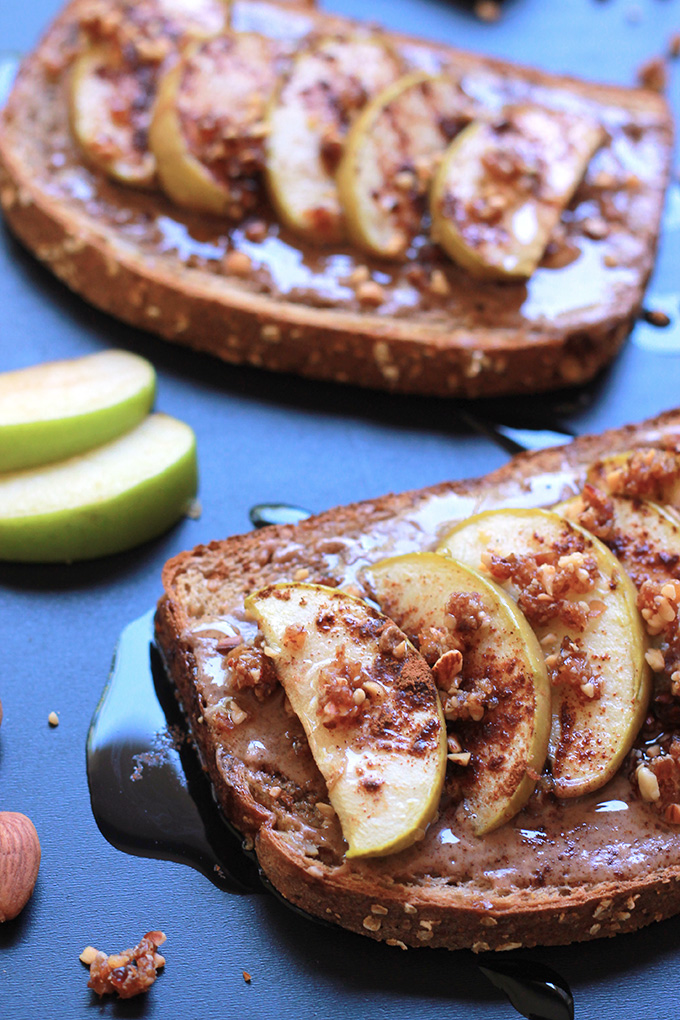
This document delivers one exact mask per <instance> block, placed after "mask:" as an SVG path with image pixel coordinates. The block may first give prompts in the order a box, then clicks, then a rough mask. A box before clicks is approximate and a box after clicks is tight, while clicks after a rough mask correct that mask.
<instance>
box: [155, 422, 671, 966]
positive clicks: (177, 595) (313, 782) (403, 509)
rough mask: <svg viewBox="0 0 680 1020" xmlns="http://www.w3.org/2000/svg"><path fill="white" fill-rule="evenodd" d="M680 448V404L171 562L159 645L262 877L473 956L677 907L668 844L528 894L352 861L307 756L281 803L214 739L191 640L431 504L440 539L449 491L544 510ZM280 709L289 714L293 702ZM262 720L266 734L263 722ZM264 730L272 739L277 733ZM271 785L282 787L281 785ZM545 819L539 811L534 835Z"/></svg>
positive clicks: (579, 935) (582, 933)
mask: <svg viewBox="0 0 680 1020" xmlns="http://www.w3.org/2000/svg"><path fill="white" fill-rule="evenodd" d="M679 444H680V410H678V411H671V412H668V413H667V414H664V415H661V416H659V417H658V418H655V419H652V420H650V421H647V422H644V423H641V424H640V425H637V426H626V427H624V428H620V429H614V430H611V431H608V432H606V433H604V434H602V435H599V436H585V437H583V438H581V439H578V440H576V441H574V442H573V443H571V444H569V445H568V446H566V447H559V448H552V449H549V450H543V451H538V452H532V453H526V454H522V455H520V456H519V457H516V458H514V459H513V460H511V461H510V462H509V463H508V464H506V465H504V466H503V467H502V468H500V469H498V470H497V471H495V472H493V473H492V474H490V475H488V476H486V477H484V478H479V479H472V480H470V481H468V482H454V483H444V484H441V485H438V486H434V487H432V488H430V489H427V490H421V491H419V492H411V493H403V494H399V495H395V494H391V495H387V496H385V497H383V498H381V499H378V500H374V501H371V502H365V503H358V504H354V505H351V506H347V507H338V508H335V509H333V510H330V511H328V512H327V513H325V514H321V515H319V516H317V517H314V518H310V519H309V520H307V521H304V522H302V523H301V524H299V525H297V526H292V525H285V526H280V527H271V528H266V529H264V530H263V531H260V532H253V533H249V534H246V535H240V536H235V537H232V538H228V539H226V540H224V541H223V542H213V543H211V544H210V545H207V546H200V547H198V548H196V549H194V550H192V551H189V552H184V553H182V554H180V555H179V556H177V557H175V558H174V559H172V560H170V561H169V562H168V563H167V564H166V566H165V569H164V572H163V583H164V588H165V595H164V597H163V599H162V600H161V601H160V603H159V607H158V613H157V620H156V625H157V641H158V645H159V647H160V649H161V651H162V654H163V656H164V658H165V661H166V664H167V667H168V671H169V674H170V676H171V678H172V680H173V682H174V683H175V684H176V686H177V689H178V692H179V696H180V698H181V700H182V702H183V705H184V709H185V712H186V713H187V716H188V718H189V720H190V722H191V726H192V731H193V733H194V736H195V739H196V743H197V746H198V748H199V751H200V754H201V756H202V759H203V761H204V763H205V765H206V767H207V769H208V772H209V775H210V778H211V781H212V783H213V785H214V787H215V791H216V794H217V798H218V802H219V803H220V805H221V806H222V808H223V810H224V811H225V814H226V815H227V817H228V818H230V819H231V820H232V821H233V822H234V823H235V824H236V825H237V827H239V828H240V829H241V830H242V831H243V832H244V834H245V835H247V836H249V837H250V838H252V839H253V840H254V845H255V849H256V852H257V855H258V860H259V863H260V866H261V868H262V870H263V872H264V874H265V876H266V877H267V878H268V880H269V881H270V882H271V883H272V885H273V887H274V888H275V889H276V890H277V891H278V892H279V893H280V894H281V895H282V896H283V897H285V898H286V899H287V900H289V901H290V902H292V903H293V904H295V905H296V906H298V907H300V908H301V909H302V910H304V911H306V912H308V913H310V914H312V915H314V916H316V917H319V918H322V919H326V920H329V921H330V922H332V923H337V924H340V925H342V926H343V927H346V928H348V929H350V930H352V931H355V932H358V933H360V934H364V935H368V936H369V937H371V938H374V939H379V940H386V941H388V942H389V943H390V944H393V945H400V946H402V947H404V948H405V947H406V946H423V945H428V946H432V947H446V948H449V949H457V948H462V947H468V948H472V949H474V950H476V951H485V950H487V949H493V950H500V949H508V948H513V947H518V946H532V945H537V944H540V945H549V944H563V943H567V942H572V941H578V940H588V939H593V938H601V937H606V936H611V935H615V934H618V933H620V932H626V931H633V930H635V929H637V928H640V927H642V926H644V925H646V924H648V923H650V922H651V921H653V920H661V919H662V918H666V917H670V916H672V915H673V914H675V913H678V912H679V911H680V866H678V865H676V864H674V863H672V861H673V860H674V859H675V857H674V855H675V851H674V849H673V846H674V844H673V843H672V842H671V837H670V836H669V843H668V851H667V855H666V856H667V860H666V864H665V865H664V866H663V867H659V868H657V869H655V870H652V871H649V870H647V869H642V870H641V872H640V873H639V874H637V875H636V876H633V877H631V876H624V877H621V876H620V875H619V874H618V872H617V867H616V865H612V866H611V868H610V869H609V870H607V869H605V871H604V873H602V872H600V873H599V876H598V877H597V878H592V879H591V880H584V881H580V882H571V881H570V880H569V879H568V878H566V877H565V876H563V875H561V874H560V873H559V871H553V872H552V873H549V874H548V876H547V877H546V875H543V876H542V877H535V878H533V879H530V880H529V881H528V882H527V883H526V884H525V885H524V887H523V888H512V889H506V890H500V891H499V890H498V889H494V888H492V887H491V886H489V885H486V886H485V883H484V882H483V881H482V880H480V875H479V874H476V873H474V871H473V872H472V873H471V874H470V876H469V878H468V879H467V880H466V881H462V882H453V883H450V882H442V881H437V880H433V881H428V880H427V879H426V878H424V877H423V875H422V874H421V875H420V877H419V878H418V880H413V881H409V880H408V877H407V875H408V860H409V859H408V858H406V859H405V864H404V870H403V872H400V870H399V868H398V867H397V868H396V869H394V870H390V869H391V868H392V865H388V866H387V867H386V868H385V867H383V866H381V865H380V864H375V865H374V864H368V865H366V864H364V865H363V866H361V867H348V866H347V863H346V862H345V861H344V859H343V855H342V844H341V840H340V841H339V842H338V839H337V837H336V836H334V835H333V830H332V829H327V828H325V827H324V825H323V824H322V825H321V826H315V823H314V820H313V806H314V803H315V801H316V800H318V799H320V792H321V793H322V792H323V783H322V781H321V785H319V783H320V779H319V776H318V773H317V772H316V768H315V766H314V764H313V762H312V760H311V758H308V759H304V760H303V764H302V769H303V773H302V774H303V775H304V776H305V777H306V778H307V787H308V788H307V790H306V791H305V790H303V789H302V787H303V786H304V785H305V784H304V783H303V784H300V779H299V776H298V779H297V783H298V786H299V787H300V789H299V790H298V800H297V801H296V800H295V799H289V800H288V801H286V798H285V796H283V797H281V799H280V800H279V801H276V800H272V799H271V796H270V794H271V789H272V787H271V785H268V783H269V780H270V779H271V778H272V777H269V776H267V775H265V774H264V773H263V772H262V770H261V769H260V768H259V767H254V766H253V763H252V762H249V761H248V760H246V759H247V755H245V754H243V747H244V746H245V744H243V743H242V744H240V745H239V743H238V738H237V734H236V730H231V731H230V732H227V733H222V734H217V733H216V731H215V730H211V729H210V728H209V727H207V726H206V725H205V723H204V722H203V721H202V720H203V712H204V710H205V697H206V687H205V685H204V684H203V685H202V683H201V680H200V677H199V665H198V662H197V658H196V654H195V647H194V645H193V644H192V636H191V635H192V629H194V628H196V627H197V626H198V625H199V624H200V622H201V620H203V619H205V620H208V621H210V620H214V619H216V618H219V617H220V616H222V617H229V618H234V615H235V614H237V611H238V607H239V605H240V604H241V603H242V599H243V596H244V595H245V594H246V593H248V592H249V591H252V590H253V589H254V588H256V587H259V586H261V585H263V584H266V583H269V582H272V581H275V580H280V579H282V577H289V578H290V577H294V576H296V575H297V576H299V573H300V571H306V572H308V574H309V578H310V579H316V578H318V576H319V575H320V573H321V572H322V570H324V569H328V565H329V562H332V561H333V557H337V556H338V555H339V551H340V550H344V551H343V552H341V553H340V555H342V556H344V557H345V561H351V560H352V557H353V555H355V553H356V550H357V548H358V546H359V545H360V542H359V540H360V539H361V543H362V544H363V546H365V545H366V542H365V539H366V537H367V536H371V537H374V538H376V541H378V540H379V536H380V534H381V533H382V534H387V533H389V532H390V530H391V529H393V530H394V533H395V534H398V535H399V536H400V537H401V539H404V536H405V535H407V534H408V533H409V532H408V528H407V526H406V524H404V522H405V521H408V520H409V519H412V518H413V516H414V515H415V516H416V517H418V514H419V512H420V511H421V510H422V508H423V507H428V508H429V510H430V517H429V518H428V520H429V524H428V525H427V526H428V527H429V528H430V529H431V530H430V533H429V534H427V535H426V536H425V537H423V536H420V537H419V538H418V539H417V542H418V547H423V545H424V546H428V545H430V546H431V545H434V544H435V542H436V537H437V534H438V532H440V531H441V527H440V524H441V522H440V520H439V518H438V516H437V513H434V514H432V509H433V508H435V509H436V507H437V506H439V504H440V503H441V506H442V515H443V516H444V517H445V516H446V513H447V512H449V508H450V503H449V502H447V501H449V500H450V499H451V498H452V496H457V497H460V498H461V499H470V500H471V501H472V503H473V504H474V505H477V506H478V505H480V504H481V503H482V500H486V501H487V503H486V504H485V505H488V506H492V505H494V504H495V505H498V503H504V504H505V505H508V503H509V502H511V501H512V500H513V499H514V500H516V501H518V502H519V501H523V503H524V505H526V504H527V502H531V501H532V498H533V501H534V503H541V502H550V501H552V498H553V497H554V498H555V499H558V498H560V495H561V489H556V488H555V487H554V486H555V485H559V486H560V487H561V486H563V485H564V483H565V482H566V484H567V486H568V487H569V486H572V487H573V486H575V485H577V484H579V483H581V482H582V481H583V479H584V478H585V474H586V469H587V467H588V465H589V464H591V463H592V462H593V461H594V460H595V459H597V458H598V457H602V456H605V455H610V454H612V453H616V452H617V451H625V450H628V449H631V448H636V447H645V446H657V447H660V448H666V449H676V448H677V447H678V445H679ZM539 479H542V480H543V483H544V484H545V486H546V488H545V489H540V488H537V490H536V494H535V496H533V497H529V498H528V493H529V492H530V490H531V486H532V483H536V482H538V481H539ZM546 492H548V493H550V498H546V496H545V493H546ZM467 505H468V504H465V506H467ZM467 512H469V509H468V511H467ZM418 519H419V520H420V521H421V522H422V520H424V519H425V518H424V517H423V516H421V517H419V518H418ZM404 540H405V539H404ZM379 550H380V547H379V545H378V546H376V552H375V553H374V554H373V555H374V556H379V555H380V551H379ZM369 555H370V554H369ZM338 569H339V568H338ZM337 576H339V574H338V575H336V579H337ZM330 580H331V582H332V581H333V580H334V578H333V577H331V578H330ZM274 710H275V711H278V712H282V711H283V703H282V702H280V703H279V705H278V706H275V709H274ZM270 721H271V720H270ZM257 725H258V721H257V718H256V717H255V719H254V722H253V726H254V729H253V730H251V731H249V733H251V734H255V733H256V732H257ZM262 725H263V726H264V728H265V732H266V733H269V730H267V726H268V725H269V723H268V722H267V719H266V718H265V719H264V721H263V723H262ZM261 735H262V734H261ZM262 736H263V740H264V741H265V743H266V741H267V736H264V735H262ZM248 739H250V738H248ZM274 754H275V752H274V751H272V755H274ZM267 767H271V766H267ZM272 781H275V782H276V783H279V777H278V776H276V775H275V776H274V777H273V780H272ZM537 810H539V811H540V810H541V808H540V807H539V808H538V809H537ZM540 821H541V820H540V818H539V817H536V816H534V817H533V823H535V827H536V826H539V825H540ZM654 824H655V825H656V829H655V832H657V833H658V836H659V838H660V839H662V838H663V833H664V832H669V831H671V832H672V830H669V827H668V826H665V825H664V823H662V822H659V823H658V824H657V823H654ZM426 839H427V837H426ZM315 841H316V845H314V844H315ZM481 845H482V844H480V846H481ZM401 856H402V855H396V858H399V857H401ZM396 858H395V859H396ZM566 866H567V865H566V863H565V867H566Z"/></svg>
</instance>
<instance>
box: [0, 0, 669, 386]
mask: <svg viewBox="0 0 680 1020" xmlns="http://www.w3.org/2000/svg"><path fill="white" fill-rule="evenodd" d="M82 3H83V0H72V3H71V4H70V5H69V7H67V8H66V10H65V11H64V12H63V14H62V15H61V17H60V18H59V19H58V20H57V22H56V23H55V25H54V26H53V27H52V29H51V30H50V31H49V32H48V34H47V36H46V38H45V39H44V40H43V43H42V44H41V46H40V47H39V48H38V50H37V51H36V53H35V54H34V55H33V56H32V57H31V58H29V60H28V61H27V62H26V63H25V64H24V66H23V69H22V71H21V73H20V76H19V79H18V82H17V84H16V86H15V89H14V92H13V95H12V97H11V99H10V102H9V104H8V107H7V111H6V114H5V120H4V126H3V127H2V129H0V200H1V202H2V206H3V208H4V212H5V217H6V219H7V222H8V224H9V225H10V227H11V228H12V230H13V231H14V232H15V233H16V234H17V236H18V237H19V238H20V239H21V240H22V241H23V243H24V244H26V245H27V247H29V248H30V249H31V250H32V251H33V252H35V254H36V255H37V257H38V258H39V259H40V260H41V261H43V262H45V263H46V264H47V265H48V266H49V268H50V269H51V270H52V271H53V272H54V273H55V274H56V275H57V276H58V277H59V278H60V279H61V280H63V281H64V283H66V284H67V285H68V286H69V287H70V288H71V289H72V290H74V291H75V292H77V293H78V294H80V295H82V296H83V297H85V298H86V299H87V300H88V301H90V302H91V303H92V304H94V305H96V306H97V307H98V308H101V309H102V310H104V311H105V312H107V313H109V314H111V315H114V316H116V317H117V318H120V319H122V320H123V321H125V322H128V323H130V324H132V325H134V326H138V327H141V328H144V329H148V330H150V331H152V332H154V333H157V334H158V335H160V336H162V337H164V338H165V339H167V340H171V341H173V342H176V343H181V344H186V345H189V346H191V347H194V348H196V349H198V350H202V351H206V352H209V353H211V354H214V355H216V356H218V357H220V358H223V359H224V360H226V361H228V362H232V363H246V364H250V365H255V366H258V367H264V368H267V369H270V370H274V371H279V372H293V373H297V374H301V375H304V376H309V377H312V378H317V379H329V380H334V381H338V382H350V383H355V384H359V385H363V386H369V387H375V388H386V389H393V390H397V391H401V392H411V393H430V394H438V395H452V394H465V395H467V396H479V395H485V396H486V395H495V394H501V393H508V392H533V391H537V390H544V389H549V388H554V387H559V386H564V385H572V384H577V383H581V382H583V381H585V380H586V379H589V378H591V377H592V376H593V375H594V374H595V373H596V372H597V371H598V370H599V369H600V368H601V367H602V366H603V365H605V364H606V363H607V362H609V361H610V360H611V359H612V358H613V357H614V355H615V354H616V352H617V350H618V349H619V347H620V346H621V344H622V343H623V341H624V339H625V337H626V335H627V333H628V331H629V329H630V328H631V326H632V323H633V321H634V319H635V318H636V316H637V314H638V312H639V308H640V305H641V302H642V296H643V292H644V287H645V285H646V282H647V278H648V276H649V273H650V272H651V268H652V265H653V258H654V252H655V246H656V236H657V232H658V224H659V220H660V215H661V207H662V201H663V193H664V187H665V183H666V178H667V174H668V168H669V161H670V145H671V140H672V139H671V136H672V129H671V121H670V116H669V114H668V110H667V108H666V105H665V103H664V101H663V100H662V99H661V97H659V96H658V95H656V94H654V93H652V92H649V91H645V90H633V89H631V90H626V89H621V88H613V87H605V86H596V85H588V84H584V83H582V82H578V81H575V80H573V79H568V78H564V77H558V76H551V75H547V74H545V73H542V72H538V71H535V70H528V69H518V68H515V67H512V66H511V65H509V64H506V63H503V62H502V61H497V60H492V59H487V58H480V57H473V56H471V55H469V54H465V53H460V52H457V51H454V50H451V49H450V48H447V47H443V46H441V45H435V44H423V43H420V42H419V41H418V40H412V39H406V38H405V37H402V36H397V35H391V39H392V40H393V41H394V43H395V45H397V46H398V48H399V49H400V51H401V52H402V54H404V55H405V56H406V57H407V59H409V60H410V61H412V63H414V64H415V63H417V62H418V61H420V62H424V61H429V62H430V63H435V64H441V63H442V62H444V63H449V64H450V65H451V66H455V67H456V68H457V69H458V71H459V73H463V74H464V73H467V72H475V73H476V72H478V71H481V72H484V73H486V72H489V73H491V72H493V73H495V74H502V75H511V76H512V77H513V79H516V80H517V81H518V82H520V83H522V87H523V88H524V87H526V88H534V87H535V88H540V89H542V90H545V91H544V92H543V93H541V94H542V95H544V96H547V95H548V93H549V92H550V90H552V89H568V90H569V93H570V94H571V95H572V96H573V97H577V99H578V100H579V101H580V100H585V101H587V102H588V103H591V104H592V103H594V104H595V105H596V106H597V105H598V104H601V105H602V107H603V108H604V107H606V105H607V104H612V105H613V106H616V107H620V108H621V109H623V110H625V111H626V115H630V116H631V117H632V118H633V119H634V120H635V121H636V124H637V125H638V127H636V130H638V129H641V130H643V131H647V132H649V134H650V138H653V143H652V147H653V149H654V151H655V152H656V153H657V161H658V169H657V171H655V173H654V174H653V176H652V178H651V179H650V180H649V181H647V182H645V183H643V184H640V182H638V184H636V185H635V187H636V188H638V192H637V194H636V196H635V197H634V199H632V201H633V202H634V203H637V204H636V212H635V215H634V219H635V220H636V222H637V228H636V230H637V241H636V242H635V243H636V244H638V249H637V254H636V255H635V257H634V259H633V263H632V264H631V265H630V266H629V267H628V269H630V272H628V271H626V272H625V273H623V275H622V276H620V278H619V277H617V282H616V283H611V284H610V283H604V284H603V288H602V302H601V308H600V311H599V312H598V313H597V314H596V315H595V316H594V317H593V315H592V313H591V311H589V310H586V309H585V308H584V309H583V310H582V311H579V310H576V311H575V312H574V313H573V314H572V313H569V314H566V315H560V314H558V315H556V316H552V315H551V311H552V310H551V309H550V307H549V306H547V305H546V307H545V314H539V315H538V317H534V318H526V317H525V316H524V313H523V312H522V311H521V309H522V307H523V304H522V298H521V295H520V294H519V291H516V289H515V293H514V297H513V299H512V301H511V302H510V303H511V304H512V303H513V301H514V303H515V304H516V306H517V310H518V311H517V315H516V316H515V317H514V318H513V319H512V320H509V319H506V320H505V321H502V320H498V322H496V323H495V324H494V315H495V312H494V308H495V309H498V308H500V307H501V305H503V304H507V301H506V300H505V295H506V294H509V293H510V292H509V291H508V290H503V288H502V287H501V288H500V290H498V288H496V290H493V288H492V289H491V290H488V289H487V290H486V291H484V292H483V294H482V297H483V298H484V300H485V301H487V305H488V311H487V312H485V313H484V314H481V315H478V316H477V317H476V318H475V315H474V314H472V315H471V314H469V313H468V312H469V310H468V312H466V313H465V314H464V315H463V314H461V315H460V316H459V317H458V318H457V315H458V313H455V314H454V313H453V312H451V313H449V312H446V302H445V301H444V302H443V303H442V300H443V299H439V298H438V299H433V300H435V304H436V302H437V301H439V305H437V308H438V309H439V311H437V313H436V315H435V317H434V318H428V317H427V316H424V317H423V318H422V319H418V318H417V317H414V316H413V315H409V316H408V317H404V316H403V315H402V316H399V315H394V314H380V313H376V312H374V311H373V310H371V309H369V308H363V309H362V308H359V309H355V308H353V307H352V306H351V304H350V305H348V306H347V308H344V307H339V306H336V307H318V306H317V307H314V301H313V300H311V302H310V301H309V300H305V301H304V302H302V301H298V300H295V301H293V300H289V299H287V297H286V294H285V293H282V294H280V295H278V296H277V294H276V293H274V292H272V293H266V292H260V291H258V290H257V289H253V288H252V287H251V288H249V287H248V286H244V284H243V280H242V279H239V278H238V277H237V275H235V276H233V277H231V276H229V275H226V276H225V275H222V273H221V272H219V273H216V272H215V271H214V269H210V268H206V267H204V266H199V267H198V268H196V267H194V266H192V265H191V264H188V263H187V262H186V261H183V260H182V258H180V257H179V256H177V257H174V256H173V257H169V256H168V254H167V252H163V251H161V250H160V249H157V250H154V249H153V246H152V247H151V248H150V249H149V248H148V246H147V248H144V247H143V246H141V245H136V244H135V243H134V242H131V240H130V237H129V235H126V233H125V230H124V229H123V228H122V227H119V226H117V225H116V222H115V217H114V212H115V211H118V212H120V214H121V216H122V217H123V219H124V217H125V214H126V212H127V211H128V210H129V209H133V210H137V211H139V209H140V202H141V204H142V205H143V207H144V210H145V211H146V213H147V214H148V216H149V217H150V219H151V220H154V218H157V217H161V216H164V215H167V214H169V213H172V212H173V208H172V207H171V206H170V205H169V203H168V202H167V200H166V199H164V198H163V197H161V196H159V195H158V194H153V193H149V194H146V195H144V196H143V197H141V198H140V195H139V194H137V193H135V192H134V190H132V189H126V188H125V187H123V186H117V185H115V184H113V183H111V182H105V181H103V178H102V176H101V175H100V174H97V173H96V172H92V174H91V175H90V176H89V177H87V178H86V179H85V178H83V180H84V181H86V184H87V186H88V187H90V186H91V187H93V188H94V189H95V194H96V196H99V197H101V196H102V195H105V199H106V201H105V208H106V210H107V216H108V220H107V219H102V216H101V215H100V214H97V212H96V210H95V213H91V211H90V207H91V206H92V203H91V202H88V201H87V200H80V199H79V198H78V197H77V196H75V195H74V196H69V195H67V193H66V192H65V191H64V190H63V189H62V190H60V186H61V185H59V186H57V185H56V182H57V180H58V179H59V178H58V174H57V173H56V171H55V168H54V166H52V165H51V164H50V159H51V158H52V156H53V155H54V150H53V148H52V145H53V143H54V144H55V145H57V148H59V147H60V146H61V148H64V147H68V146H69V145H70V146H71V147H72V143H71V142H70V141H69V140H68V138H67V137H65V135H67V131H66V129H65V124H64V120H65V114H64V111H63V106H64V104H65V99H64V90H65V87H66V86H65V83H66V82H67V79H68V63H69V56H68V53H67V48H68V43H69V41H70V45H71V46H72V47H73V48H74V50H75V49H77V44H74V42H73V39H74V25H75V23H76V21H77V15H78V11H79V9H80V7H81V6H82ZM243 6H244V5H243V4H241V7H243ZM237 7H238V4H237ZM251 7H252V12H251V13H250V14H249V15H248V17H249V18H250V19H251V21H252V20H253V19H254V20H255V22H256V24H257V18H258V17H259V18H260V24H262V23H264V21H265V20H266V18H267V10H269V12H271V5H270V6H269V8H268V7H267V5H266V4H251ZM258 8H262V12H263V13H261V14H260V15H257V14H256V13H253V12H257V10H258ZM281 17H282V18H286V17H288V18H290V17H292V15H290V13H289V12H282V13H281ZM295 17H300V14H299V12H298V13H297V14H296V15H295ZM303 21H304V24H305V25H307V27H308V28H309V27H310V26H315V27H316V28H317V29H321V28H324V29H326V28H330V29H334V30H338V27H339V26H340V25H343V24H344V25H347V23H346V22H343V21H342V19H338V18H335V17H329V16H327V15H321V14H319V13H314V14H312V13H311V12H309V11H305V13H304V16H303ZM243 27H246V28H247V27H249V25H248V23H247V21H246V22H245V24H244V26H243ZM640 125H642V127H641V128H640ZM60 151H61V149H60ZM71 155H72V154H71ZM69 158H71V157H69ZM74 158H77V156H76V157H74ZM81 161H82V160H81ZM83 172H85V171H83ZM88 173H89V171H88ZM81 183H82V182H81ZM98 200H99V199H98ZM102 207H103V206H101V203H100V205H98V206H97V207H96V209H97V210H99V211H101V208H102ZM632 215H633V214H632V213H631V216H632ZM365 261H366V259H364V258H361V259H359V260H358V262H365ZM369 261H370V260H369ZM225 265H226V266H227V267H228V265H229V262H228V261H226V262H225ZM613 270H614V274H615V275H616V273H617V270H616V267H613ZM624 277H625V280H624ZM433 279H434V276H433ZM613 279H614V277H612V280H613ZM573 286H574V287H576V286H577V285H576V284H574V285H573ZM446 300H448V299H446ZM321 303H322V304H323V302H321ZM435 310H436V309H435ZM428 314H429V313H428Z"/></svg>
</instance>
